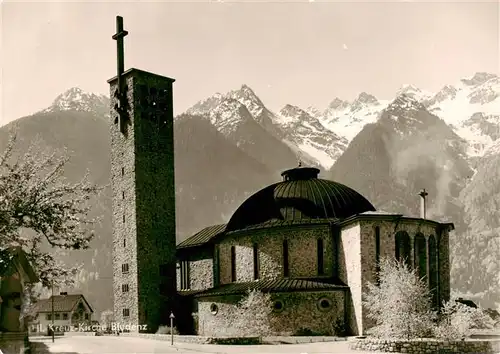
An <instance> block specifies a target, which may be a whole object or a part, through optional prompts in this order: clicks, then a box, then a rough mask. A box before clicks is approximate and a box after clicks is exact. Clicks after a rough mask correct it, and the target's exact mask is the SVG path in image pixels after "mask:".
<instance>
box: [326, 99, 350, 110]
mask: <svg viewBox="0 0 500 354" xmlns="http://www.w3.org/2000/svg"><path fill="white" fill-rule="evenodd" d="M348 104H349V103H348V102H347V101H344V100H341V99H340V98H338V97H335V99H334V100H333V101H332V102H330V104H329V105H328V109H331V110H336V109H343V108H345V107H346V106H347V105H348Z"/></svg>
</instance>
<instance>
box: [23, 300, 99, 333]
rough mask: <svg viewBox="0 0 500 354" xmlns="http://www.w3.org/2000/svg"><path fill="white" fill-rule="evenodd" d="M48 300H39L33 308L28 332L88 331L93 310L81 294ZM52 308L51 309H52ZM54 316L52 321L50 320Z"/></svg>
mask: <svg viewBox="0 0 500 354" xmlns="http://www.w3.org/2000/svg"><path fill="white" fill-rule="evenodd" d="M53 298H54V302H52V296H51V297H49V298H48V299H42V300H39V301H38V302H37V303H36V305H35V307H34V311H33V312H34V319H33V321H32V322H31V324H30V332H32V333H33V332H37V333H40V332H43V333H48V332H50V331H49V329H50V328H51V326H52V325H53V326H54V330H55V332H69V331H89V330H90V328H89V327H90V325H91V324H92V314H93V313H94V310H93V309H92V307H91V306H90V304H89V303H88V301H87V300H86V299H85V296H83V295H82V294H70V295H67V293H60V294H59V295H54V296H53ZM52 307H53V309H52ZM52 314H54V320H52Z"/></svg>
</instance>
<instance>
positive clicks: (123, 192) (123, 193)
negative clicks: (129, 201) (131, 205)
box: [122, 191, 125, 199]
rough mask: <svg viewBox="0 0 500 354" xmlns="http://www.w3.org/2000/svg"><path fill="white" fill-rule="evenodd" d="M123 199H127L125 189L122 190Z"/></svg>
mask: <svg viewBox="0 0 500 354" xmlns="http://www.w3.org/2000/svg"><path fill="white" fill-rule="evenodd" d="M122 199H125V191H122Z"/></svg>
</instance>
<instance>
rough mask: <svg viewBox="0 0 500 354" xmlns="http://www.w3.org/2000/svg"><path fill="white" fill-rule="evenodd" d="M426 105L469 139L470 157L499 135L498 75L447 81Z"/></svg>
mask: <svg viewBox="0 0 500 354" xmlns="http://www.w3.org/2000/svg"><path fill="white" fill-rule="evenodd" d="M427 105H428V108H429V110H430V111H431V112H432V113H434V114H436V115H437V116H438V117H440V118H442V119H443V120H444V121H445V122H446V123H448V124H449V125H450V126H452V127H453V129H454V130H455V131H456V133H457V134H458V135H459V136H461V137H462V138H464V139H465V140H467V141H468V142H469V149H468V152H467V153H468V155H469V156H471V157H474V156H482V155H483V153H484V152H485V149H487V148H488V146H489V145H491V144H492V143H493V141H495V140H496V139H498V138H499V136H500V125H499V123H500V78H499V77H498V76H496V75H493V74H488V73H476V74H475V75H474V76H472V77H471V78H466V79H462V80H460V82H459V83H457V84H456V85H453V86H450V85H447V86H445V87H443V89H442V90H441V91H439V92H438V93H436V94H435V95H434V97H433V98H432V99H431V100H430V101H429V102H427Z"/></svg>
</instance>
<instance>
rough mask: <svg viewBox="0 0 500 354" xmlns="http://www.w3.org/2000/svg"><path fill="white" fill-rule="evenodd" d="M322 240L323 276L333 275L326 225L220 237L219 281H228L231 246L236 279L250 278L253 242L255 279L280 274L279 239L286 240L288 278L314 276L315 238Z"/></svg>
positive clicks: (329, 238)
mask: <svg viewBox="0 0 500 354" xmlns="http://www.w3.org/2000/svg"><path fill="white" fill-rule="evenodd" d="M320 237H321V238H322V239H323V250H324V251H323V259H324V274H325V276H332V275H333V252H331V250H332V249H333V245H332V236H331V232H330V226H329V225H313V226H309V225H308V226H298V227H297V226H296V227H293V228H273V229H264V230H252V232H238V233H235V234H232V235H230V236H228V237H227V238H225V239H223V240H222V241H221V243H220V244H219V245H218V247H219V255H220V282H221V284H227V283H230V282H231V246H235V251H236V278H237V281H238V282H245V281H253V280H254V264H253V244H254V243H256V244H257V245H258V250H259V251H258V255H259V256H258V257H259V279H276V278H279V277H282V276H283V241H284V240H285V239H287V240H288V250H289V251H288V252H289V256H288V264H289V276H290V277H306V278H307V277H314V278H317V277H318V267H317V239H318V238H320Z"/></svg>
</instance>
